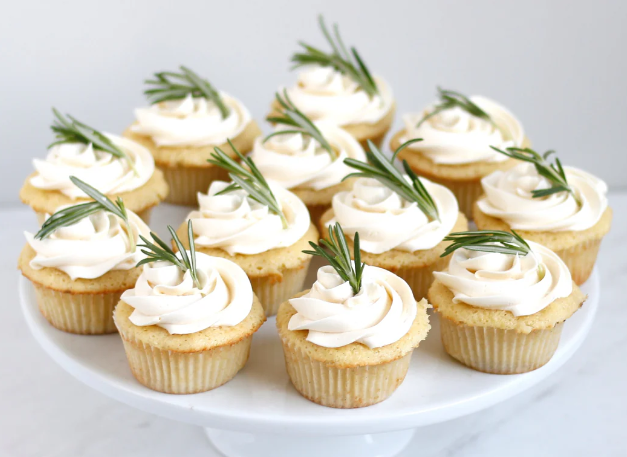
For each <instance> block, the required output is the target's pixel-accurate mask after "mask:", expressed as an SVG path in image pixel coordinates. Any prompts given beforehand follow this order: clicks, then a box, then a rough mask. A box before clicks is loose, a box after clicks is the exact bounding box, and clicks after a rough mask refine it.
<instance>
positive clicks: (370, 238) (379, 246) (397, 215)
mask: <svg viewBox="0 0 627 457" xmlns="http://www.w3.org/2000/svg"><path fill="white" fill-rule="evenodd" d="M420 180H421V182H422V183H423V185H424V186H425V188H426V189H427V191H428V192H429V193H430V194H431V197H432V198H433V201H434V203H435V205H436V207H437V209H438V212H439V216H440V220H439V221H437V220H430V219H429V218H428V217H427V216H426V215H425V214H424V213H423V212H422V211H421V209H420V208H419V207H418V205H417V204H416V203H415V202H409V201H407V200H405V199H403V198H402V197H401V196H399V195H398V194H397V193H395V192H393V191H392V190H390V189H389V188H388V187H386V186H384V185H383V184H381V183H380V182H379V181H377V180H375V179H371V178H359V179H358V180H357V181H356V182H355V185H354V186H353V189H352V190H351V191H348V192H338V193H337V194H336V195H335V196H334V197H333V211H334V213H335V215H334V218H333V219H331V220H330V221H329V222H328V224H329V225H330V224H335V223H336V222H339V223H340V224H341V225H342V228H343V230H344V233H346V234H347V235H349V236H351V237H354V235H355V233H356V232H358V233H359V237H360V246H361V249H362V250H363V251H366V252H370V253H373V254H380V253H383V252H386V251H389V250H392V249H397V250H401V251H408V252H415V251H418V250H427V249H432V248H433V247H435V246H437V245H438V244H439V243H440V242H441V241H442V239H443V238H444V237H445V236H446V235H448V234H449V233H450V231H451V230H452V229H453V226H454V225H455V222H456V221H457V218H458V216H459V207H458V205H457V200H456V199H455V196H454V195H453V193H452V192H451V191H450V190H448V189H447V188H446V187H444V186H441V185H439V184H435V183H432V182H431V181H429V180H427V179H424V178H420Z"/></svg>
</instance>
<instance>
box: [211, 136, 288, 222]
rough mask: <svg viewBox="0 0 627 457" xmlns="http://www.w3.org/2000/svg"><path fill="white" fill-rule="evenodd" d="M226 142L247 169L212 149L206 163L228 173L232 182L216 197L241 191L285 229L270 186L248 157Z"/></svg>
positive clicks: (218, 150)
mask: <svg viewBox="0 0 627 457" xmlns="http://www.w3.org/2000/svg"><path fill="white" fill-rule="evenodd" d="M228 141H229V145H230V146H231V149H233V152H235V154H236V155H237V157H238V158H239V159H240V161H241V162H242V163H243V164H244V165H246V167H247V168H245V167H244V166H242V165H241V164H240V163H239V162H236V161H235V160H233V159H232V158H231V157H229V156H228V155H227V154H226V153H225V152H224V151H223V150H222V149H220V148H219V147H216V148H214V151H215V152H213V153H212V154H211V158H210V159H207V162H209V163H210V164H212V165H216V166H218V167H220V168H223V169H224V170H226V171H227V172H228V173H229V177H230V178H231V180H232V181H233V183H232V184H230V185H229V186H228V187H227V188H225V189H222V190H221V191H220V192H218V193H217V194H216V195H222V194H225V193H228V192H233V191H234V190H238V189H243V190H245V191H246V192H247V193H248V195H249V196H250V198H252V199H253V200H255V201H257V202H259V203H261V204H262V205H265V206H267V207H268V209H269V210H270V211H272V212H273V213H274V214H276V215H277V216H279V217H280V218H281V222H282V224H283V227H284V228H285V227H287V225H288V224H287V218H286V217H285V214H284V213H283V210H282V209H281V204H280V203H279V201H278V200H277V198H276V197H275V196H274V193H272V189H270V185H269V184H268V182H267V181H266V179H265V178H264V177H263V175H262V174H261V172H260V171H259V169H258V168H257V166H256V165H255V162H253V160H252V159H251V158H250V157H245V156H244V155H243V154H242V153H241V152H239V151H238V150H237V148H236V147H235V145H234V144H233V143H232V142H231V140H228Z"/></svg>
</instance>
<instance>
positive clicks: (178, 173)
mask: <svg viewBox="0 0 627 457" xmlns="http://www.w3.org/2000/svg"><path fill="white" fill-rule="evenodd" d="M154 78H155V79H154V80H149V81H147V82H146V83H147V84H149V85H150V86H151V87H150V88H149V89H147V90H146V91H145V94H146V96H147V97H148V99H149V100H150V102H151V106H150V107H145V108H139V109H136V110H135V118H136V121H135V123H134V124H133V125H131V126H130V127H129V128H128V129H127V130H126V131H125V132H124V136H125V137H128V138H130V139H132V140H134V141H136V142H138V143H140V144H142V145H143V146H145V147H146V148H147V149H148V150H149V151H150V152H151V153H152V155H153V156H154V160H155V162H156V164H157V167H159V168H160V169H161V170H162V171H163V173H164V175H165V179H166V181H167V182H168V184H169V185H170V194H169V195H168V198H167V200H166V201H167V202H169V203H175V204H179V205H188V206H193V205H194V204H195V203H196V194H197V193H198V192H203V191H206V190H207V188H208V187H209V185H210V184H211V183H212V182H213V181H214V180H217V179H226V177H227V175H226V173H225V172H224V171H223V170H221V169H220V168H219V167H215V166H214V165H212V164H210V163H208V162H207V159H208V158H209V155H210V154H211V152H212V151H213V148H214V147H215V146H219V147H221V148H222V149H225V150H226V151H227V153H228V154H229V155H231V156H232V157H235V153H234V152H232V151H231V149H230V148H229V146H228V144H227V139H229V138H230V139H231V141H232V142H233V143H234V144H235V146H236V147H237V148H238V149H239V150H240V151H242V152H244V153H248V152H249V151H250V150H251V149H252V147H253V142H254V140H255V138H256V137H257V136H259V135H261V130H259V127H258V126H257V123H256V122H255V121H254V120H253V119H252V117H251V115H250V112H249V111H248V109H247V108H246V107H245V106H244V105H243V104H242V102H240V101H239V100H237V99H236V98H234V97H232V96H230V95H228V94H226V93H224V92H218V91H216V90H215V89H214V88H213V87H212V86H211V85H210V84H209V82H208V81H207V80H204V79H202V78H200V77H199V76H198V75H196V74H195V73H194V72H192V71H191V70H190V69H188V68H185V67H181V73H180V74H174V73H170V72H163V73H156V74H155V76H154ZM181 86H182V87H181Z"/></svg>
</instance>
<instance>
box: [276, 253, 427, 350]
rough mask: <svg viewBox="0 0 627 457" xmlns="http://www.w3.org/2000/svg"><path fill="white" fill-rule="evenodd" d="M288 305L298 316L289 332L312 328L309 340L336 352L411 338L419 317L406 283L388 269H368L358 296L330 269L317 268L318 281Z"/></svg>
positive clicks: (289, 325) (291, 321) (380, 345)
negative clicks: (410, 333)
mask: <svg viewBox="0 0 627 457" xmlns="http://www.w3.org/2000/svg"><path fill="white" fill-rule="evenodd" d="M290 304H291V305H292V306H293V307H294V309H296V311H297V313H296V314H294V315H293V316H292V318H291V319H290V322H289V324H288V329H289V330H309V334H308V336H307V340H308V341H311V342H312V343H314V344H317V345H318V346H324V347H328V348H337V347H342V346H346V345H348V344H351V343H355V342H357V343H362V344H364V345H366V346H368V347H369V348H371V349H373V348H378V347H382V346H387V345H388V344H392V343H394V342H396V341H398V340H400V339H401V338H402V337H403V336H405V335H406V334H407V332H408V331H409V329H410V328H411V326H412V324H413V322H414V319H415V318H416V313H417V307H416V300H414V294H413V293H412V291H411V289H410V287H409V286H408V285H407V283H406V282H405V281H403V280H402V279H401V278H399V277H398V276H396V275H395V274H393V273H390V272H389V271H387V270H384V269H382V268H377V267H371V266H368V265H367V266H365V268H364V272H363V277H362V284H361V290H360V291H359V293H357V294H354V293H353V289H352V287H351V286H350V284H349V283H348V282H346V281H344V280H343V279H342V278H341V277H340V275H338V274H337V272H336V271H335V270H334V269H333V267H331V266H325V267H322V268H320V269H319V270H318V280H317V281H316V282H315V283H314V285H313V287H312V288H311V290H310V291H309V292H308V293H307V294H305V295H303V296H302V297H298V298H292V299H291V300H290Z"/></svg>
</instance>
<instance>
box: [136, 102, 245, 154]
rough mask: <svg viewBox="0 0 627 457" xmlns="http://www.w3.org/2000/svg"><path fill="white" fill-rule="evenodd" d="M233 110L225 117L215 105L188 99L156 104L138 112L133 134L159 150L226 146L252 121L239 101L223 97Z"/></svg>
mask: <svg viewBox="0 0 627 457" xmlns="http://www.w3.org/2000/svg"><path fill="white" fill-rule="evenodd" d="M220 96H221V97H222V101H223V102H224V104H225V105H226V106H227V107H228V108H229V109H230V112H229V114H228V116H227V117H226V118H224V119H222V114H221V113H220V110H219V109H218V107H217V106H216V104H215V103H214V102H212V101H209V100H207V99H205V98H202V97H199V98H193V97H192V96H191V95H188V96H187V97H186V98H184V99H181V100H169V101H165V102H161V103H155V104H154V105H152V106H150V107H148V108H138V109H136V110H135V117H136V119H137V123H136V124H134V125H132V126H131V130H132V131H133V132H136V133H139V134H140V135H146V136H149V137H151V138H152V141H154V143H155V144H156V145H157V146H206V145H208V144H212V145H220V144H223V143H226V140H227V138H234V137H236V136H237V135H239V134H240V133H241V132H242V131H243V130H244V128H246V125H248V123H249V122H250V121H251V116H250V112H249V111H248V110H247V109H246V107H245V106H244V105H243V104H242V102H240V101H239V100H237V99H235V98H233V97H231V96H230V95H227V94H225V93H222V92H221V93H220Z"/></svg>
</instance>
